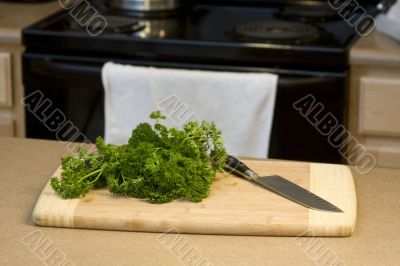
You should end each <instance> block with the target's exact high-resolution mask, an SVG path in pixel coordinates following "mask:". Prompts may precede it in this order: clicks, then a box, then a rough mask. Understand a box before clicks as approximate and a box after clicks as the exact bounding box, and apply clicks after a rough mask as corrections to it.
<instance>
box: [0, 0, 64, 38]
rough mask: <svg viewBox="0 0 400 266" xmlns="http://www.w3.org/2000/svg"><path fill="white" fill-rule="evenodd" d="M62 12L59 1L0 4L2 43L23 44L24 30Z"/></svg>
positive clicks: (0, 35)
mask: <svg viewBox="0 0 400 266" xmlns="http://www.w3.org/2000/svg"><path fill="white" fill-rule="evenodd" d="M57 10H61V7H60V5H59V4H58V1H52V2H47V3H36V4H15V3H0V43H18V44H19V43H21V33H22V29H24V28H25V27H27V26H29V25H31V24H33V23H35V22H37V21H39V20H40V19H42V18H45V17H47V16H48V15H50V14H52V13H54V12H56V11H57Z"/></svg>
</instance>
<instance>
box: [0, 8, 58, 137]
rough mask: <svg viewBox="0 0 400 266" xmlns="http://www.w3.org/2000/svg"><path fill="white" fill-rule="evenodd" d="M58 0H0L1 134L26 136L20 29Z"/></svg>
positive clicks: (31, 22) (42, 16)
mask: <svg viewBox="0 0 400 266" xmlns="http://www.w3.org/2000/svg"><path fill="white" fill-rule="evenodd" d="M56 2H57V1H51V2H49V3H34V4H33V3H32V4H28V3H26V4H18V3H13V2H12V1H8V2H7V1H6V2H4V3H3V2H1V1H0V136H8V137H10V136H16V137H24V136H25V117H24V106H23V105H22V104H21V99H22V98H23V97H24V93H23V91H24V90H23V86H22V62H21V58H22V53H23V52H24V46H23V44H22V30H23V29H24V28H25V27H27V26H29V25H31V24H33V23H35V22H37V21H39V20H41V19H43V18H44V17H47V16H48V15H50V14H52V13H54V12H56V11H58V10H60V9H61V7H60V5H59V4H58V3H56Z"/></svg>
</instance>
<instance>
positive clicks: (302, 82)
mask: <svg viewBox="0 0 400 266" xmlns="http://www.w3.org/2000/svg"><path fill="white" fill-rule="evenodd" d="M135 63H136V62H135ZM152 63H153V62H152ZM137 65H143V66H146V65H148V66H150V65H153V66H156V65H157V63H153V64H150V63H149V62H146V63H143V62H139V63H138V64H137ZM158 65H159V66H156V67H166V66H169V67H171V68H173V67H177V68H183V67H184V65H183V64H175V66H174V65H173V64H158ZM187 68H188V69H203V70H215V71H232V72H258V73H260V72H266V71H261V68H251V67H247V68H246V67H232V66H202V65H188V66H187ZM31 70H33V71H34V73H36V74H40V75H43V76H48V77H51V78H63V79H65V78H66V77H68V78H70V79H79V78H82V76H86V75H91V76H92V75H95V76H100V75H101V70H102V67H101V66H99V65H98V64H97V65H87V64H79V63H70V62H58V61H50V60H40V61H39V60H33V61H31ZM264 70H265V69H264ZM276 72H279V71H276ZM268 73H273V72H268ZM277 74H279V73H277ZM336 78H337V77H333V76H324V75H315V76H299V75H289V74H279V79H278V87H279V89H291V88H298V87H299V86H314V85H317V84H321V83H326V82H332V81H334V80H335V79H336Z"/></svg>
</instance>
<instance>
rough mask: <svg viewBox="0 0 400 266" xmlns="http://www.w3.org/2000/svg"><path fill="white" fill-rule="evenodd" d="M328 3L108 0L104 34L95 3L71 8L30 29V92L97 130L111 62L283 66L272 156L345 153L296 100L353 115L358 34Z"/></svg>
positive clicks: (101, 10)
mask: <svg viewBox="0 0 400 266" xmlns="http://www.w3.org/2000/svg"><path fill="white" fill-rule="evenodd" d="M310 2H311V3H312V4H309V3H310ZM373 2H374V1H365V8H366V10H367V12H368V13H369V14H371V15H375V14H376V13H377V12H378V9H377V8H376V3H373ZM326 3H327V2H326V1H322V0H321V1H319V0H316V1H290V0H286V1H257V0H253V1H246V0H236V1H235V0H231V1H229V0H225V1H223V0H214V1H212V3H209V2H207V1H200V0H198V1H196V2H188V3H187V4H186V5H183V6H181V7H179V8H178V9H175V10H168V11H158V12H137V11H132V10H125V11H124V10H121V9H113V8H111V7H110V6H108V5H107V3H104V2H101V1H100V2H99V3H98V4H96V5H95V8H96V10H97V12H98V13H97V16H101V17H102V18H103V19H105V21H106V22H107V26H106V27H105V28H104V29H103V30H102V31H101V33H100V34H97V35H93V34H89V33H90V32H88V27H90V23H89V22H88V21H89V20H88V19H86V20H82V18H85V16H84V15H85V14H86V13H84V12H83V13H82V12H80V13H79V12H77V13H73V10H66V11H61V12H59V13H57V14H54V15H53V16H51V17H49V18H46V19H44V20H42V21H40V22H38V23H36V24H35V25H32V26H30V27H28V28H26V29H25V30H24V32H23V40H24V44H25V45H26V52H25V54H24V56H23V69H24V84H25V94H26V95H28V94H31V93H33V92H35V91H37V90H39V91H41V92H42V93H43V95H45V96H46V97H48V98H49V99H50V100H51V102H52V103H53V104H54V105H55V106H57V108H58V109H59V110H61V111H62V112H63V113H64V114H65V116H66V118H67V119H68V121H71V122H72V123H73V124H74V125H76V128H79V130H80V132H82V133H83V135H84V136H86V137H87V138H88V139H89V140H94V139H95V137H96V136H97V135H102V134H103V133H104V105H103V96H104V95H103V88H102V84H101V67H102V65H103V64H104V63H105V62H108V61H114V62H117V63H123V64H132V65H141V66H153V67H166V68H184V69H199V70H202V69H203V70H213V71H234V72H235V71H237V72H243V71H245V72H271V73H276V74H278V75H279V83H278V91H277V98H276V107H275V112H274V121H273V128H272V134H271V144H270V151H269V154H270V156H271V157H272V158H279V159H291V160H303V161H321V162H341V161H342V156H341V155H340V153H339V152H338V150H337V149H335V148H333V147H332V146H331V145H330V144H329V143H328V141H327V139H326V137H325V136H323V135H321V134H320V133H319V132H318V131H317V130H316V128H315V127H314V126H313V125H312V124H310V122H309V121H307V119H305V118H304V117H302V116H301V115H300V114H299V113H298V112H297V111H296V110H295V109H294V108H293V103H294V102H296V101H297V100H299V99H301V98H302V97H304V96H306V95H308V94H312V95H313V96H314V97H316V98H317V99H318V101H320V102H321V103H322V104H323V105H324V106H325V109H326V110H329V112H331V113H332V114H333V115H334V116H335V117H336V119H337V120H338V123H341V124H345V123H346V119H345V117H346V112H347V111H346V106H347V94H348V93H347V87H346V84H347V77H348V51H349V49H350V47H351V45H352V44H353V43H354V42H355V41H356V40H357V39H358V36H357V34H356V31H355V29H354V28H353V27H351V26H349V24H348V23H347V22H346V21H345V20H344V19H342V17H341V16H340V15H338V11H337V10H334V9H332V8H331V7H330V6H328V5H327V4H326ZM77 18H81V19H77ZM85 21H86V23H84V22H85ZM92 21H94V20H92ZM138 111H140V110H138ZM26 128H27V132H26V133H27V136H28V137H33V138H47V139H55V138H57V139H60V138H61V139H62V140H75V141H77V140H80V139H76V138H75V139H70V138H69V136H68V134H67V135H62V136H60V134H56V133H54V131H49V130H48V128H46V126H45V125H43V123H41V122H40V121H39V120H38V119H37V117H36V116H35V115H34V114H32V113H31V112H30V111H29V110H28V109H27V110H26ZM310 147H312V148H310Z"/></svg>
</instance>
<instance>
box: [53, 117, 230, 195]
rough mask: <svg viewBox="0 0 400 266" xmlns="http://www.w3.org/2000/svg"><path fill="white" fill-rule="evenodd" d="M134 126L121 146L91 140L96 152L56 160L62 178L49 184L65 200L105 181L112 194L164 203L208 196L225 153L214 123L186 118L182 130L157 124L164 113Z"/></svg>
mask: <svg viewBox="0 0 400 266" xmlns="http://www.w3.org/2000/svg"><path fill="white" fill-rule="evenodd" d="M150 118H152V119H154V120H156V123H155V125H154V126H151V125H150V124H149V123H142V124H140V125H138V126H137V127H136V128H135V129H134V130H133V131H132V135H131V137H130V139H129V141H128V144H126V145H121V146H117V145H112V144H105V142H104V139H103V138H101V137H98V138H97V140H96V147H97V152H95V153H89V152H87V151H86V150H85V149H82V148H81V149H79V150H78V156H77V157H71V156H67V157H64V158H62V159H61V163H62V169H63V171H62V173H61V180H59V179H58V178H57V177H53V178H52V179H51V186H52V187H53V189H54V190H55V191H56V192H57V194H58V195H60V196H61V197H63V198H64V199H69V198H77V197H82V196H84V195H85V194H86V193H87V192H88V191H89V190H91V189H95V188H102V187H105V186H107V187H108V189H109V190H110V192H111V193H113V194H117V195H126V196H130V197H135V198H142V199H148V201H149V202H151V203H165V202H170V201H172V200H174V199H179V198H186V199H188V200H190V201H193V202H200V201H201V200H202V199H204V198H205V197H207V195H208V194H209V191H210V186H211V184H212V182H213V181H214V178H215V174H216V172H222V171H223V166H224V164H225V161H226V158H227V153H226V151H225V149H224V146H223V141H222V139H221V131H219V130H217V128H216V126H215V124H214V123H213V122H211V123H208V122H205V121H202V122H201V123H198V122H197V121H190V122H188V123H187V124H185V126H184V127H183V129H182V130H179V129H177V128H176V127H172V128H167V127H166V126H164V125H162V124H161V123H160V120H164V119H165V118H166V117H165V116H163V115H162V114H161V112H159V111H156V112H153V113H152V114H151V115H150Z"/></svg>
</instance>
